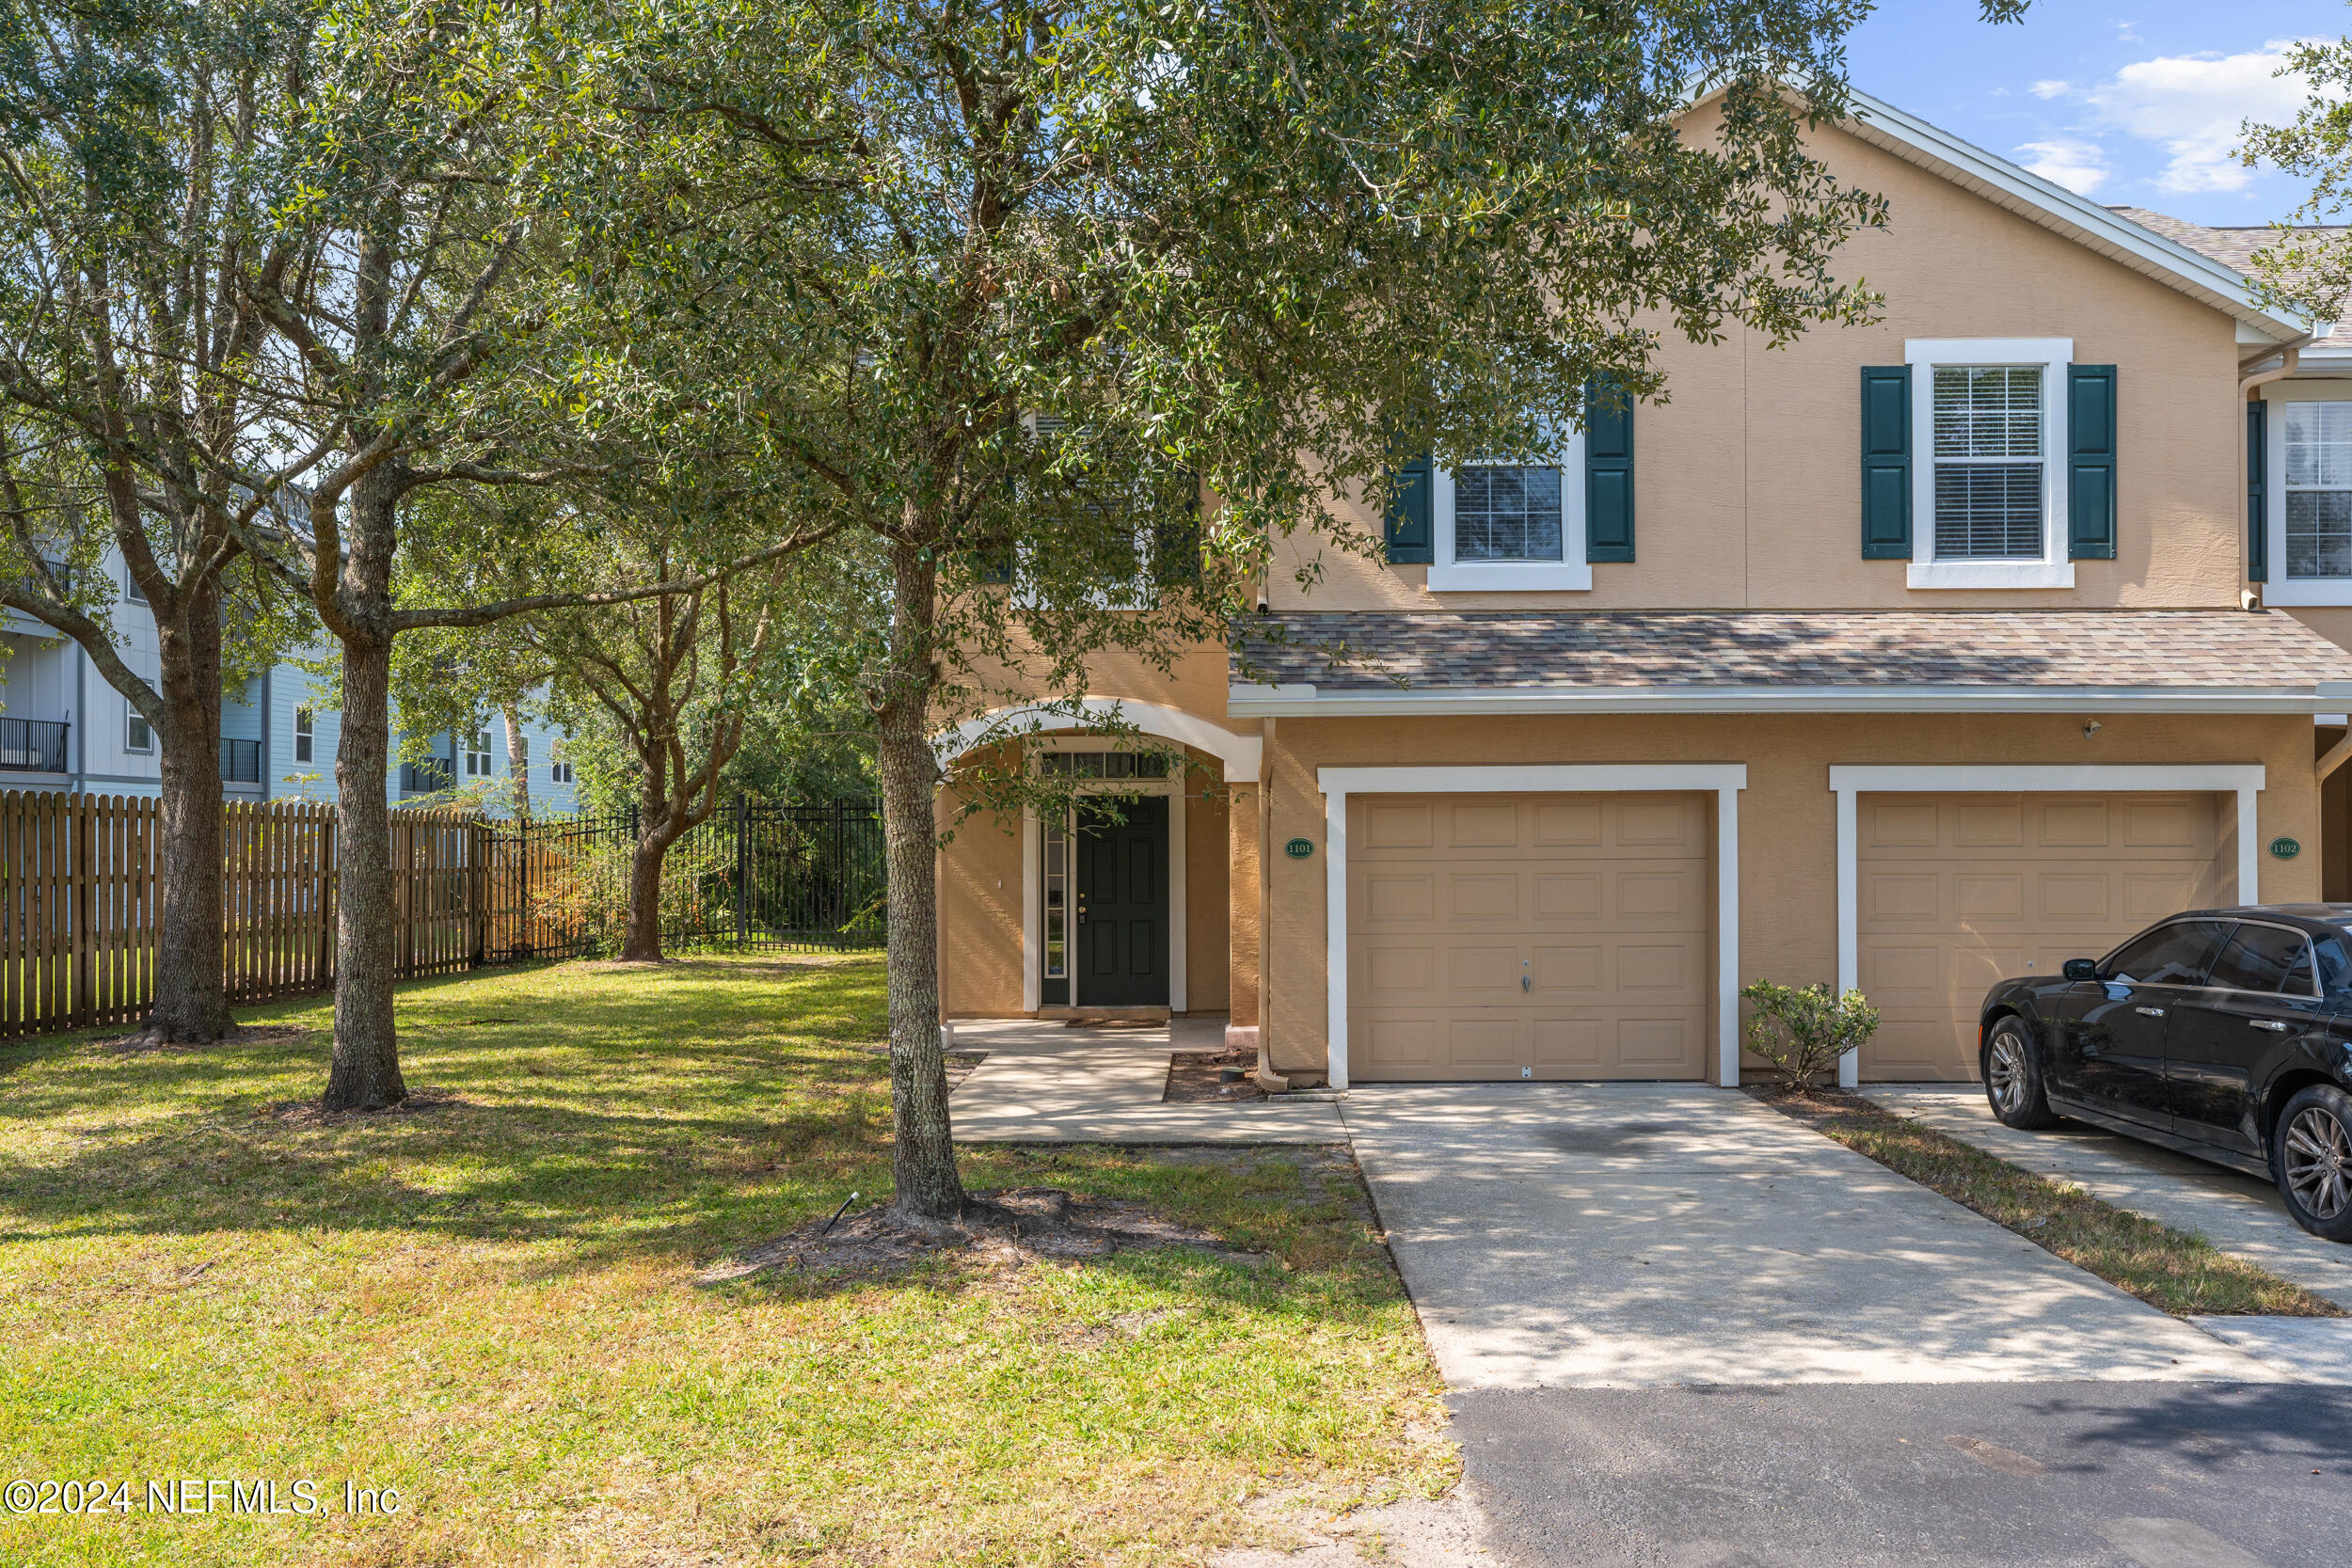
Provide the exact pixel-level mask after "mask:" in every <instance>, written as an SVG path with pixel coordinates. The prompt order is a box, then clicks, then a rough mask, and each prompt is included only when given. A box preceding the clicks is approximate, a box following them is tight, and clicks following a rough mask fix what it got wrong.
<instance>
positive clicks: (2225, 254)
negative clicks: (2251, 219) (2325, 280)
mask: <svg viewBox="0 0 2352 1568" xmlns="http://www.w3.org/2000/svg"><path fill="white" fill-rule="evenodd" d="M2108 211H2110V212H2112V213H2114V214H2116V215H2117V216H2119V217H2125V218H2129V219H2131V220H2132V222H2134V223H2136V224H2137V225H2139V226H2140V227H2141V228H2142V229H2145V230H2150V231H2152V232H2153V233H2157V234H2161V235H2163V236H2164V237H2165V238H2166V239H2168V240H2170V241H2172V242H2173V243H2174V244H2175V245H2186V246H2188V248H2189V249H2191V250H2193V251H2196V252H2197V253H2198V254H2199V255H2201V256H2210V257H2212V258H2213V259H2214V260H2215V261H2218V262H2220V263H2221V264H2222V265H2223V266H2225V267H2229V268H2231V269H2233V270H2234V271H2236V272H2240V273H2247V274H2248V275H2249V276H2251V274H2250V270H2249V269H2251V268H2252V266H2253V264H2254V253H2255V252H2256V251H2258V250H2269V249H2272V248H2274V247H2276V246H2277V245H2279V244H2280V241H2281V239H2284V240H2286V242H2287V243H2288V244H2291V245H2296V246H2298V247H2299V246H2302V245H2320V244H2325V243H2327V242H2328V241H2330V240H2338V239H2342V238H2343V237H2344V235H2345V234H2347V233H2352V228H2347V227H2346V226H2344V225H2342V224H2313V225H2310V226H2307V227H2304V228H2300V229H2289V230H2287V231H2286V233H2285V234H2284V235H2281V234H2280V231H2279V230H2276V229H2274V228H2272V227H2271V226H2270V225H2268V224H2266V223H2265V224H2259V225H2249V226H2246V227H2242V228H2241V227H2232V228H2228V229H2209V228H2207V227H2205V226H2204V225H2203V224H2201V223H2191V222H2189V221H2188V220H2187V219H2186V218H2176V217H2173V216H2171V215H2169V214H2165V213H2152V212H2150V211H2149V210H2148V209H2147V208H2145V207H2112V208H2109V209H2108ZM2287 280H2288V281H2289V282H2290V283H2300V282H2301V281H2303V275H2301V274H2299V273H2292V272H2291V273H2290V274H2289V275H2288V279H2287Z"/></svg>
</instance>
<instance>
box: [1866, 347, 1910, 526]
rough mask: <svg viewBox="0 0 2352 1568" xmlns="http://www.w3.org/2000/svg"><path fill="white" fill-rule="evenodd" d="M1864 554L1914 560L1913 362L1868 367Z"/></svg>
mask: <svg viewBox="0 0 2352 1568" xmlns="http://www.w3.org/2000/svg"><path fill="white" fill-rule="evenodd" d="M1862 559H1863V560H1865V561H1909V560H1910V559H1911V367H1910V366H1909V365H1865V366H1863V367H1862Z"/></svg>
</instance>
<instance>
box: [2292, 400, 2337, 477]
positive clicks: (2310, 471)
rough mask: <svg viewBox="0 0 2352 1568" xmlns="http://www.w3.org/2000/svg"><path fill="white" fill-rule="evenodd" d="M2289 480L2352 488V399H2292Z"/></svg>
mask: <svg viewBox="0 0 2352 1568" xmlns="http://www.w3.org/2000/svg"><path fill="white" fill-rule="evenodd" d="M2286 411H2287V417H2286V427H2287V483H2289V484H2298V485H2299V484H2312V485H2318V486H2320V487H2321V488H2324V489H2344V488H2352V403H2290V404H2287V405H2286Z"/></svg>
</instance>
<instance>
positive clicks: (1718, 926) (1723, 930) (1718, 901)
mask: <svg viewBox="0 0 2352 1568" xmlns="http://www.w3.org/2000/svg"><path fill="white" fill-rule="evenodd" d="M1315 784H1316V785H1317V787H1318V788H1320V789H1321V790H1322V791H1323V855H1324V865H1323V875H1324V887H1325V911H1324V920H1325V928H1324V964H1325V966H1326V968H1327V971H1328V974H1329V980H1328V990H1327V995H1326V1000H1325V1003H1324V1006H1325V1009H1326V1017H1325V1020H1324V1029H1325V1037H1326V1038H1327V1040H1328V1041H1329V1042H1330V1068H1329V1072H1330V1078H1331V1086H1332V1087H1333V1088H1335V1089H1343V1088H1345V1087H1347V798H1348V797H1349V796H1350V795H1584V794H1596V793H1600V792H1604V791H1613V792H1627V791H1650V792H1655V791H1661V790H1683V791H1689V790H1712V791H1713V792H1714V795H1715V909H1716V913H1715V951H1716V955H1717V958H1716V981H1715V992H1716V994H1715V1019H1716V1032H1717V1036H1718V1039H1717V1042H1716V1059H1717V1068H1716V1070H1717V1078H1718V1081H1719V1082H1721V1083H1726V1084H1736V1083H1738V1082H1739V1081H1740V791H1741V790H1743V789H1745V788H1747V787H1748V770H1747V768H1746V766H1745V765H1744V764H1740V763H1715V762H1707V763H1652V764H1626V765H1622V766H1620V765H1615V764H1601V763H1594V764H1583V763H1578V764H1562V765H1558V766H1550V767H1524V768H1317V769H1316V770H1315Z"/></svg>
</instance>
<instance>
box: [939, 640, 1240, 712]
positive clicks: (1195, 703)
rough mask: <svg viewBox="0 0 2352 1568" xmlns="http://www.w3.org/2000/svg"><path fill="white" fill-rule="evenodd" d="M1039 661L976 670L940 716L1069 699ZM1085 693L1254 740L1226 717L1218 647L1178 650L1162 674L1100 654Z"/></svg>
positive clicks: (1138, 660)
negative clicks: (1169, 711)
mask: <svg viewBox="0 0 2352 1568" xmlns="http://www.w3.org/2000/svg"><path fill="white" fill-rule="evenodd" d="M1046 673H1048V672H1047V670H1046V667H1045V663H1044V661H1043V660H1038V661H1036V662H1035V663H1031V664H1022V665H1005V664H998V663H993V662H991V663H987V664H984V665H977V666H976V668H975V670H974V671H973V672H972V673H971V678H972V679H973V680H974V681H975V682H977V684H976V685H974V686H972V687H970V688H968V689H965V690H964V691H962V692H961V693H959V694H951V695H950V696H949V698H948V699H947V700H946V701H944V702H943V703H942V705H941V706H942V710H943V711H946V712H950V713H953V714H954V715H955V717H956V718H958V719H963V718H966V717H969V713H968V712H967V711H966V710H968V709H970V708H971V707H974V706H976V705H977V706H979V707H983V708H997V707H1002V706H1005V705H1008V704H1009V701H1010V700H1011V699H1012V697H1013V694H1016V693H1017V694H1019V697H1020V699H1021V700H1023V701H1040V700H1043V699H1044V698H1046V697H1047V696H1048V695H1054V696H1068V695H1071V693H1069V692H1058V693H1048V691H1047V690H1046V684H1045V675H1046ZM1086 686H1087V689H1086V690H1085V691H1084V692H1083V693H1080V695H1084V696H1089V697H1136V698H1140V699H1142V700H1143V701H1145V702H1151V703H1158V704H1160V705H1164V706H1167V707H1174V708H1181V709H1183V710H1184V712H1186V713H1191V714H1197V715H1199V716H1200V717H1201V718H1203V719H1207V720H1209V721H1212V722H1214V723H1217V724H1222V725H1224V726H1225V727H1226V728H1228V729H1236V730H1240V731H1242V732H1243V733H1245V734H1255V733H1256V726H1255V725H1254V724H1237V723H1235V722H1234V721H1232V720H1230V719H1228V718H1227V717H1226V716H1225V689H1226V673H1225V649H1224V648H1223V647H1222V646H1221V645H1216V644H1212V643H1206V642H1203V643H1199V644H1196V645H1194V646H1191V647H1188V648H1184V649H1181V650H1178V651H1177V652H1176V654H1175V656H1174V659H1173V662H1172V666H1171V668H1170V670H1169V672H1168V673H1165V674H1163V673H1161V672H1160V671H1159V670H1158V669H1157V668H1156V667H1155V666H1153V664H1152V661H1151V660H1150V659H1148V658H1145V657H1142V656H1141V655H1140V654H1129V653H1104V654H1098V655H1096V656H1095V657H1093V658H1091V659H1089V660H1088V662H1087V682H1086Z"/></svg>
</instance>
